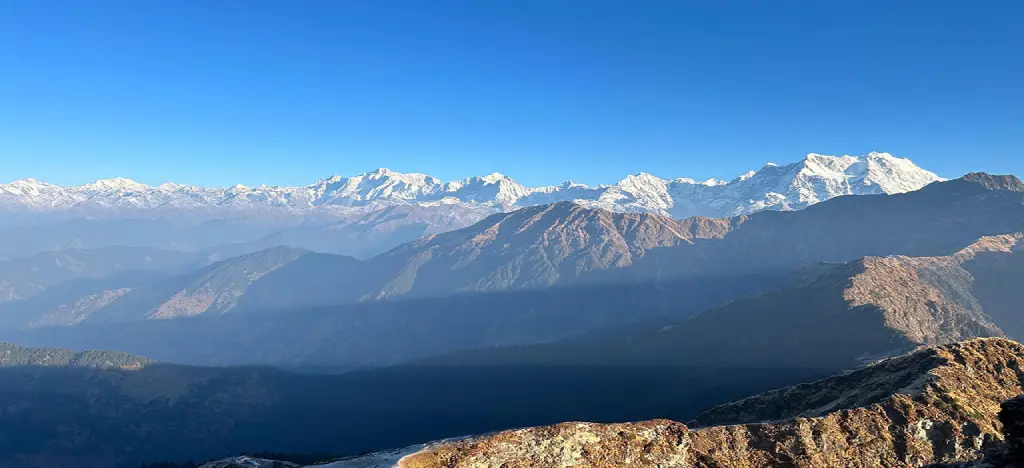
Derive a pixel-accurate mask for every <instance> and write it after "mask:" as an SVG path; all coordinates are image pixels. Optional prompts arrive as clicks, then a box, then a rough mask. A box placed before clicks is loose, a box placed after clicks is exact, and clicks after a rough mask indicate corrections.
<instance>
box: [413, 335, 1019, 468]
mask: <svg viewBox="0 0 1024 468" xmlns="http://www.w3.org/2000/svg"><path fill="white" fill-rule="evenodd" d="M1022 364H1024V346H1022V345H1020V344H1018V343H1015V342H1013V341H1010V340H1006V339H1001V338H989V339H977V340H971V341H967V342H963V343H957V344H952V345H946V346H940V347H936V348H929V349H926V350H922V351H919V352H916V353H913V354H910V355H907V356H901V357H897V358H892V359H888V360H885V361H882V362H879V363H876V364H874V365H871V366H868V367H865V368H862V369H860V370H856V371H853V372H848V373H845V374H842V375H838V376H834V377H830V378H827V379H823V380H820V381H817V382H812V383H809V384H804V385H798V386H795V387H790V388H785V389H780V390H776V391H772V392H768V393H765V394H762V395H758V396H754V397H751V398H747V399H744V400H741V401H738V402H735V403H731V404H728V405H723V406H721V407H718V408H714V409H712V410H711V411H708V412H707V413H705V414H703V415H701V416H700V417H698V418H697V424H701V425H708V426H709V427H702V428H697V429H690V428H688V427H687V426H685V425H683V424H681V423H678V422H673V421H665V420H654V421H645V422H637V423H622V424H594V423H563V424H558V425H554V426H547V427H539V428H530V429H520V430H514V431H506V432H501V433H497V434H494V435H490V436H485V437H480V438H474V439H468V440H464V441H460V442H454V443H450V444H441V445H437V446H432V447H430V448H428V449H425V450H423V451H420V452H418V453H414V454H412V455H409V456H407V457H405V458H403V459H402V460H401V461H400V462H399V465H400V466H402V467H406V468H428V467H492V466H493V467H503V468H513V467H527V466H545V467H570V466H595V467H601V466H665V467H668V466H673V467H735V468H748V467H749V468H754V467H777V466H794V467H834V466H844V467H919V466H923V465H928V464H932V463H955V462H966V461H972V460H977V459H979V458H981V457H982V456H983V454H984V450H986V449H991V448H992V447H994V446H995V445H997V443H998V442H999V441H1000V440H1001V439H1002V434H1001V424H1000V422H999V418H997V414H1000V404H1001V403H1002V402H1003V401H1005V400H1008V399H1010V398H1012V397H1015V396H1016V395H1019V394H1021V393H1024V387H1022V383H1024V370H1022ZM1018 406H1024V402H1021V403H1020V404H1019V405H1016V406H1015V404H1010V405H1009V406H1006V407H1004V409H1003V414H1006V415H1008V414H1011V413H1012V412H1013V411H1015V409H1016V408H1017V407H1018ZM1007 408H1009V409H1007ZM1006 417H1008V418H1009V417H1010V416H1006ZM1013 420H1014V421H1017V419H1013ZM755 421H762V422H755ZM723 424H728V425H723ZM692 425H696V424H692ZM1010 430H1011V432H1010V434H1011V435H1010V437H1017V436H1014V435H1013V434H1019V435H1024V424H1022V425H1021V426H1020V427H1017V426H1014V427H1011V428H1010ZM1016 443H1019V441H1018V442H1016Z"/></svg>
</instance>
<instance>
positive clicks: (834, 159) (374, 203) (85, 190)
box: [0, 153, 941, 218]
mask: <svg viewBox="0 0 1024 468" xmlns="http://www.w3.org/2000/svg"><path fill="white" fill-rule="evenodd" d="M937 180H941V178H940V177H938V176H937V175H935V174H933V173H932V172H929V171H927V170H924V169H921V168H920V167H918V166H916V165H914V163H912V162H911V161H910V160H908V159H904V158H898V157H895V156H893V155H891V154H888V153H870V154H867V155H865V156H827V155H821V154H814V153H812V154H808V155H807V156H806V157H805V158H804V159H803V160H801V161H799V162H796V163H792V164H786V165H776V164H771V163H769V164H767V165H765V166H764V167H762V168H761V169H759V170H757V171H751V172H749V173H747V174H744V175H741V176H739V177H737V178H735V179H733V180H731V181H728V182H726V181H720V180H715V179H709V180H705V181H696V180H693V179H687V178H679V179H663V178H660V177H656V176H653V175H651V174H647V173H640V174H636V175H629V176H627V177H625V178H624V179H622V180H620V181H619V182H617V183H615V184H611V185H601V186H596V187H589V186H586V185H582V184H576V183H573V182H565V183H563V184H561V185H558V186H548V187H532V188H531V187H525V186H523V185H521V184H519V183H517V182H515V181H514V180H512V179H511V178H509V177H507V176H505V175H503V174H498V173H494V174H490V175H487V176H482V177H471V178H468V179H464V180H459V181H452V182H442V181H440V180H438V179H437V178H435V177H432V176H429V175H426V174H416V173H398V172H393V171H390V170H388V169H377V170H375V171H373V172H368V173H365V174H361V175H357V176H353V177H342V176H333V177H328V178H325V179H322V180H320V181H317V182H316V183H313V184H311V185H307V186H303V187H277V186H273V187H271V186H265V185H264V186H259V187H246V186H242V185H236V186H234V187H229V188H206V187H197V186H189V185H178V184H173V183H167V184H163V185H160V186H148V185H144V184H140V183H137V182H135V181H133V180H130V179H124V178H116V179H107V180H100V181H97V182H93V183H91V184H85V185H80V186H59V185H54V184H48V183H45V182H40V181H37V180H34V179H24V180H18V181H15V182H11V183H9V184H0V211H4V212H8V213H10V212H14V213H65V214H76V215H83V216H140V215H145V213H147V212H150V213H152V214H160V215H165V214H167V213H168V212H175V213H183V212H185V213H197V214H198V213H203V214H205V217H210V218H213V217H224V216H228V215H230V214H232V213H239V214H251V213H253V212H254V211H256V212H265V211H267V210H274V211H280V212H284V213H288V214H299V215H302V214H312V213H327V214H330V213H339V214H351V213H353V212H354V211H355V212H363V211H367V210H373V209H379V208H382V207H387V206H394V205H420V206H436V205H442V204H444V205H448V204H458V205H464V206H467V207H472V208H474V210H483V211H508V210H512V209H516V208H520V207H525V206H533V205H541V204H548V203H555V202H559V201H575V202H577V203H579V204H581V205H584V206H588V207H593V208H603V209H607V210H611V211H620V212H651V213H659V214H665V215H670V216H673V217H677V218H683V217H689V216H697V215H700V216H709V217H728V216H735V215H741V214H749V213H753V212H757V211H761V210H796V209H801V208H804V207H807V206H809V205H812V204H814V203H818V202H820V201H824V200H827V199H829V198H832V197H836V196H840V195H861V194H878V193H901V192H907V191H912V190H917V189H919V188H921V187H923V186H925V185H927V184H929V183H931V182H934V181H937Z"/></svg>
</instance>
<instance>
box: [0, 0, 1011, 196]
mask: <svg viewBox="0 0 1024 468" xmlns="http://www.w3.org/2000/svg"><path fill="white" fill-rule="evenodd" d="M1021 24H1024V2H1017V1H1012V2H1011V1H1002V2H1000V1H986V2H964V1H945V0H938V1H928V2H925V1H905V2H903V1H899V2H877V1H863V2H847V1H842V2H840V1H834V2H833V1H812V0H806V1H785V0H783V1H779V2H764V1H750V2H741V1H721V2H719V1H707V0H699V1H684V0H669V1H658V0H645V1H642V2H631V1H616V2H611V1H603V0H587V1H583V0H558V1H550V0H517V1H514V2H512V1H508V2H502V1H479V0H465V1H454V0H431V1H419V0H406V1H395V0H374V1H364V0H344V1H334V0H324V1H314V0H302V1H296V2H292V1H284V0H281V1H265V0H213V1H205V0H204V1H199V0H194V1H186V0H180V1H164V0H147V1H137V0H130V1H129V0H124V1H122V0H103V1H96V2H80V1H71V0H67V1H59V0H56V1H48V2H39V1H35V0H7V1H4V2H0V181H9V180H14V179H19V178H24V177H35V178H38V179H41V180H47V181H51V182H56V183H62V184H69V183H83V182H87V181H91V180H94V179H97V178H106V177H115V176H122V177H130V178H134V179H136V180H139V181H142V182H146V183H160V182H164V181H167V180H174V181H176V182H182V183H196V184H203V185H230V184H234V183H244V184H249V185H256V184H260V183H267V184H281V185H297V184H305V183H310V182H312V181H314V180H316V179H319V178H321V177H323V176H327V175H330V174H343V175H350V174H355V173H359V172H365V171H367V170H371V169H373V168H376V167H379V166H383V167H389V168H391V169H394V170H399V171H418V172H427V173H430V174H433V175H435V176H438V177H440V178H442V179H455V178H463V177H467V176H470V175H475V174H485V173H490V172H494V171H499V172H503V173H506V174H508V175H510V176H512V177H513V178H516V179H517V180H520V181H522V182H524V183H527V184H531V185H540V184H551V183H557V182H559V181H561V180H564V179H567V178H572V179H574V180H577V181H581V182H586V183H610V182H614V181H615V180H617V179H618V178H620V177H621V176H623V175H625V174H627V173H636V172H640V171H645V172H651V173H654V174H657V175H661V176H664V177H680V176H688V177H694V178H706V177H718V178H728V177H733V176H735V175H737V174H739V173H742V172H745V171H747V170H749V169H756V168H758V167H760V166H761V165H762V164H763V163H765V162H767V161H775V162H790V161H795V160H797V159H799V158H800V157H802V155H803V154H805V153H808V152H819V153H828V154H836V153H840V154H841V153H849V154H863V153H866V152H868V151H872V150H878V151H888V152H891V153H894V154H896V155H898V156H905V157H910V158H911V159H913V160H914V161H915V162H917V163H918V164H920V165H921V166H923V167H926V168H929V169H932V170H934V171H936V172H938V173H939V174H940V175H943V176H956V175H959V174H961V173H963V172H967V171H971V170H986V171H992V172H1012V173H1016V174H1018V175H1024V85H1022V83H1024V55H1022V52H1021V51H1022V50H1024V32H1022V28H1021V27H1020V25H1021Z"/></svg>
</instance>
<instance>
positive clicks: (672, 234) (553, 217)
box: [361, 202, 732, 297]
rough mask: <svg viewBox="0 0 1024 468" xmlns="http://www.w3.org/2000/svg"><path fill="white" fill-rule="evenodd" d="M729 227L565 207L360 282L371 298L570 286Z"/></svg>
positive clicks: (415, 248) (518, 214)
mask: <svg viewBox="0 0 1024 468" xmlns="http://www.w3.org/2000/svg"><path fill="white" fill-rule="evenodd" d="M731 223H732V221H730V220H712V219H705V218H696V219H690V220H684V221H677V220H674V219H672V218H668V217H664V216H658V215H651V214H646V213H612V212H609V211H604V210H593V209H587V208H584V207H581V206H579V205H577V204H575V203H570V202H562V203H555V204H552V205H544V206H538V207H532V208H525V209H522V210H517V211H514V212H511V213H505V214H497V215H493V216H490V217H488V218H487V219H485V220H483V221H481V222H479V223H477V224H475V225H473V226H472V227H470V228H466V229H462V230H458V231H453V232H450V233H444V234H438V235H434V236H427V237H424V238H422V239H420V240H417V241H415V242H411V243H409V244H406V245H403V246H401V247H398V248H396V249H394V250H392V251H390V252H388V253H386V254H384V255H381V256H379V257H376V258H374V259H372V260H370V261H368V262H367V263H366V267H365V268H364V269H363V270H362V272H361V275H363V279H364V280H366V281H370V286H369V287H370V288H372V289H371V290H369V296H370V297H383V296H397V295H403V294H421V295H422V294H445V293H449V294H450V293H452V292H456V291H486V290H501V289H516V288H530V287H540V286H550V285H553V284H556V283H562V284H565V283H572V282H573V281H574V280H576V279H577V278H580V277H582V276H585V275H586V274H588V273H590V272H593V271H596V270H606V269H617V268H624V267H627V266H629V265H631V264H632V263H633V262H634V261H636V260H637V259H639V258H642V257H643V256H644V255H645V254H646V253H647V252H649V251H651V250H652V249H657V248H661V247H672V246H677V245H681V244H687V243H691V242H692V240H691V239H693V238H696V236H703V237H715V236H720V235H722V234H723V233H724V232H727V231H728V230H729V228H730V225H731Z"/></svg>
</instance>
